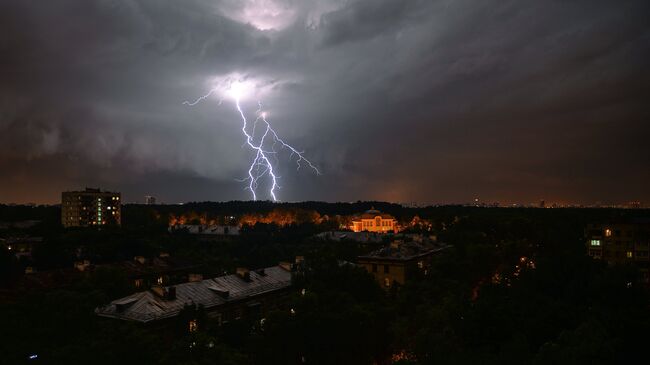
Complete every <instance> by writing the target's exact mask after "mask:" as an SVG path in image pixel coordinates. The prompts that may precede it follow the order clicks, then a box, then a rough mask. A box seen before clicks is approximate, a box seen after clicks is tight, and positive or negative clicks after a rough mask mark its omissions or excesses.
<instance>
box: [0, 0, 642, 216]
mask: <svg viewBox="0 0 650 365" xmlns="http://www.w3.org/2000/svg"><path fill="white" fill-rule="evenodd" d="M648 7H649V6H648V4H647V2H644V1H630V2H626V3H625V4H613V3H611V2H607V1H595V2H594V1H576V2H570V3H549V2H535V1H524V2H514V1H506V2H487V3H481V4H476V3H474V2H470V1H463V0H460V1H409V2H395V1H388V0H358V1H336V0H330V1H326V0H313V1H305V2H300V3H296V2H286V1H282V0H264V1H243V2H242V1H232V0H228V1H221V2H215V3H206V2H203V1H190V2H183V3H182V4H174V3H169V4H167V3H165V4H163V3H149V2H134V3H129V4H120V3H106V2H75V1H69V2H65V3H64V4H38V5H36V4H30V3H13V4H9V3H6V4H2V5H0V24H2V25H0V29H2V30H3V32H2V33H3V34H5V35H6V36H5V37H3V38H0V39H1V40H2V41H1V42H0V45H1V46H0V53H1V54H2V55H3V57H2V61H0V62H2V70H3V71H2V74H3V83H2V85H0V105H1V106H2V113H1V114H0V176H2V179H0V203H36V204H56V203H57V202H58V201H59V200H60V192H62V191H67V190H75V189H83V188H84V187H101V188H102V189H107V190H114V191H120V192H122V193H123V194H124V199H125V201H127V202H128V201H134V202H135V201H142V200H143V199H144V198H143V197H144V196H145V195H152V196H155V197H156V198H157V199H158V201H161V202H168V203H180V202H190V201H230V200H248V199H250V194H249V192H247V191H245V190H244V187H245V186H242V183H241V181H240V180H241V179H243V178H245V177H246V176H247V167H248V165H247V164H249V161H250V159H251V153H250V151H249V150H247V149H245V148H242V145H243V144H244V143H245V140H244V139H243V138H242V135H241V130H240V128H241V125H240V120H239V119H238V115H237V113H236V110H234V108H233V106H232V105H230V104H229V103H231V101H229V100H223V99H220V98H219V97H218V96H214V97H212V98H208V99H206V100H204V102H202V103H200V104H198V105H196V106H194V107H192V108H188V107H187V106H184V105H183V104H182V102H183V101H185V100H194V98H196V97H199V96H201V95H204V94H205V93H206V91H208V90H211V89H212V88H213V87H215V82H217V81H218V80H223V79H224V78H228V77H232V76H233V75H236V77H237V78H238V79H240V80H243V81H246V82H250V83H252V84H253V85H254V90H253V92H252V96H251V97H250V98H247V99H246V100H242V108H243V110H244V111H245V112H246V113H247V115H251V116H254V115H255V110H256V109H257V108H258V104H257V102H258V101H262V102H263V103H264V107H265V109H264V110H266V111H267V112H268V113H269V118H270V120H272V123H273V127H274V128H275V129H276V131H277V132H278V134H279V135H281V136H282V138H283V140H284V141H286V142H287V143H288V144H290V145H292V146H296V147H297V148H299V149H300V150H301V151H305V152H306V156H309V159H310V161H312V162H313V163H314V164H315V166H318V168H319V170H320V171H321V172H322V174H321V175H316V174H312V173H311V172H310V171H307V169H300V170H296V169H295V160H290V159H288V158H287V156H284V155H283V156H281V157H280V160H279V161H278V165H277V168H278V170H277V175H278V176H279V179H278V184H279V186H280V188H279V190H278V194H279V195H278V196H279V200H280V201H289V202H290V201H304V200H310V201H312V200H313V201H329V202H335V201H357V200H362V201H363V200H378V201H390V202H416V203H418V204H458V203H468V202H469V203H471V202H472V201H474V199H475V198H476V197H479V198H480V200H481V201H482V202H486V203H490V202H497V201H498V202H501V204H502V205H508V204H513V203H517V204H529V203H533V204H534V203H536V202H539V201H540V200H545V201H546V202H548V203H549V204H552V203H553V202H557V203H561V204H566V205H569V204H577V205H594V204H597V203H598V202H600V203H601V204H603V205H608V204H624V203H626V202H629V201H640V202H641V203H643V202H648V201H650V192H649V191H648V189H647V186H648V183H650V170H648V169H647V166H650V158H649V156H650V150H649V147H648V144H647V141H646V140H647V136H648V135H649V132H650V129H649V124H648V122H647V120H648V117H649V116H650V111H649V110H648V108H647V106H646V105H645V104H646V100H648V98H649V97H650V93H649V91H648V88H647V87H645V85H646V84H648V82H650V74H649V72H648V71H647V67H646V66H645V64H646V60H647V59H648V58H649V56H650V42H648V39H649V38H650V31H649V30H648V27H647V25H646V19H645V14H647V13H648V12H647V11H648V10H649V9H648ZM52 25H56V26H52ZM215 80H217V81H215ZM253 119H254V118H253ZM260 199H269V197H268V196H261V197H260Z"/></svg>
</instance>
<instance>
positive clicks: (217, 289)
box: [208, 285, 230, 299]
mask: <svg viewBox="0 0 650 365" xmlns="http://www.w3.org/2000/svg"><path fill="white" fill-rule="evenodd" d="M208 289H210V290H212V291H213V292H215V293H216V294H217V295H219V296H220V297H222V298H223V299H228V297H229V296H230V290H228V289H224V288H221V287H218V286H214V285H213V286H209V287H208Z"/></svg>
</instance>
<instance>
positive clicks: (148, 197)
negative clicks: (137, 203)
mask: <svg viewBox="0 0 650 365" xmlns="http://www.w3.org/2000/svg"><path fill="white" fill-rule="evenodd" d="M144 203H145V204H146V205H156V197H155V196H151V195H145V197H144Z"/></svg>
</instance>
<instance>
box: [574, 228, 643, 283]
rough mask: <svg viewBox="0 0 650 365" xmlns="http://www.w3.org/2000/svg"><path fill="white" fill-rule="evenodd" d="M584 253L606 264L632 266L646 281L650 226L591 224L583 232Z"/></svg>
mask: <svg viewBox="0 0 650 365" xmlns="http://www.w3.org/2000/svg"><path fill="white" fill-rule="evenodd" d="M585 238H586V242H585V245H586V246H587V253H588V254H589V256H591V257H592V258H593V259H595V260H604V261H607V262H608V263H610V264H624V263H634V264H636V265H637V266H638V267H639V269H640V270H641V273H642V275H644V280H645V281H646V282H648V281H649V275H648V267H649V264H650V224H606V225H601V224H591V225H589V226H587V228H586V229H585Z"/></svg>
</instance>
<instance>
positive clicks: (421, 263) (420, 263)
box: [418, 260, 424, 269]
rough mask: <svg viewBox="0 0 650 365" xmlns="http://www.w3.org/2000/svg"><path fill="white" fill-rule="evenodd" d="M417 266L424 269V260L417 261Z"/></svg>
mask: <svg viewBox="0 0 650 365" xmlns="http://www.w3.org/2000/svg"><path fill="white" fill-rule="evenodd" d="M418 268H420V269H424V261H422V260H420V261H418Z"/></svg>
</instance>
